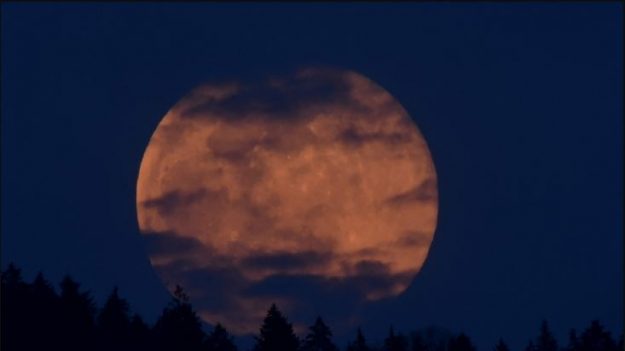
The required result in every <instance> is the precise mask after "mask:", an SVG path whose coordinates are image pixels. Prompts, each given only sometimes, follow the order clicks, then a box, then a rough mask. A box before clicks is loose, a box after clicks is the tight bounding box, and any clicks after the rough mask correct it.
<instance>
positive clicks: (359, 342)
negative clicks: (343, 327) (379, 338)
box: [347, 328, 369, 351]
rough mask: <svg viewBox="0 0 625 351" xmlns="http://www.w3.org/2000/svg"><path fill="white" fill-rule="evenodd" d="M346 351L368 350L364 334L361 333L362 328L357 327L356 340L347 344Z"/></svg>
mask: <svg viewBox="0 0 625 351" xmlns="http://www.w3.org/2000/svg"><path fill="white" fill-rule="evenodd" d="M347 351H369V347H368V346H367V341H366V340H365V336H364V335H363V334H362V330H360V328H358V331H357V332H356V340H354V342H352V343H350V344H349V345H348V346H347Z"/></svg>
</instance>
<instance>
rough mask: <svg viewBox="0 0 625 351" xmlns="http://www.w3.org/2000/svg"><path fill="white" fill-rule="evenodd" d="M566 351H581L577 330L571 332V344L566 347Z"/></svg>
mask: <svg viewBox="0 0 625 351" xmlns="http://www.w3.org/2000/svg"><path fill="white" fill-rule="evenodd" d="M565 350H566V351H579V339H578V338H577V332H576V331H575V329H571V330H570V331H569V344H568V345H567V346H566V349H565Z"/></svg>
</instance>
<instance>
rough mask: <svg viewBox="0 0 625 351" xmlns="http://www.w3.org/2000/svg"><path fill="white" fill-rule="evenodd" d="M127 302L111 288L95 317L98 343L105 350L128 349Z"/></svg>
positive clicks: (115, 289)
mask: <svg viewBox="0 0 625 351" xmlns="http://www.w3.org/2000/svg"><path fill="white" fill-rule="evenodd" d="M128 309H129V308H128V302H126V300H124V299H122V298H120V297H119V295H118V292H117V287H115V288H113V291H112V292H111V295H109V297H108V299H107V300H106V303H105V304H104V307H102V310H101V311H100V313H99V314H98V317H97V329H98V334H99V340H100V341H99V344H100V346H101V347H103V348H104V349H106V350H109V349H111V350H113V349H114V350H127V349H129V347H130V345H129V333H130V317H129V311H128Z"/></svg>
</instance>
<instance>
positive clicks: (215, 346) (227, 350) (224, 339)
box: [204, 323, 237, 351]
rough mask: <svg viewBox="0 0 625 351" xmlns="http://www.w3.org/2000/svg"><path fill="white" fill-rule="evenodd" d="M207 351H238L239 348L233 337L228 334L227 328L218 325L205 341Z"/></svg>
mask: <svg viewBox="0 0 625 351" xmlns="http://www.w3.org/2000/svg"><path fill="white" fill-rule="evenodd" d="M204 350H205V351H236V350H237V347H236V346H235V345H234V343H233V342H232V337H231V336H230V334H228V331H227V330H226V328H224V327H223V326H222V325H221V324H220V323H217V325H215V327H214V328H213V331H212V332H211V333H210V334H209V335H208V337H207V338H206V340H205V341H204Z"/></svg>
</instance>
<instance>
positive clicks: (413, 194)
mask: <svg viewBox="0 0 625 351" xmlns="http://www.w3.org/2000/svg"><path fill="white" fill-rule="evenodd" d="M436 198H437V192H436V180H435V179H433V178H430V179H426V180H424V181H423V183H421V184H420V185H419V186H417V187H416V188H414V189H412V190H409V191H407V192H405V193H401V194H399V195H395V196H392V197H390V198H388V199H387V200H386V202H387V203H389V204H391V205H403V204H405V203H411V202H414V201H419V202H429V201H433V200H436Z"/></svg>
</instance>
